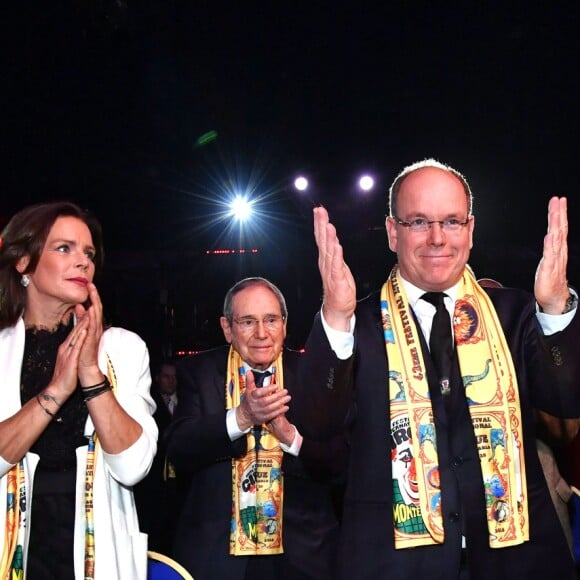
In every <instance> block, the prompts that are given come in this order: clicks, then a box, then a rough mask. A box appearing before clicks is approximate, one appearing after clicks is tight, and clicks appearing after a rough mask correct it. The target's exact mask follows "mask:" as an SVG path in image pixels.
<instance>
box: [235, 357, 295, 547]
mask: <svg viewBox="0 0 580 580" xmlns="http://www.w3.org/2000/svg"><path fill="white" fill-rule="evenodd" d="M270 371H271V372H272V377H273V378H275V380H276V384H277V386H278V388H279V389H281V388H283V385H284V376H283V372H282V354H280V356H279V357H278V358H277V359H276V361H274V363H273V365H272V368H271V369H270ZM245 391H246V369H245V367H244V363H243V361H242V359H241V357H240V355H239V354H238V353H237V352H236V351H235V350H234V349H233V348H231V347H230V352H229V355H228V368H227V374H226V409H233V408H234V407H237V406H238V405H239V404H240V402H241V401H242V400H243V399H244V396H245ZM261 429H262V434H261V437H260V439H259V444H258V448H257V449H256V442H255V438H254V432H253V429H252V430H250V432H249V433H248V434H247V435H246V437H247V452H246V454H245V455H244V456H243V457H239V458H235V457H234V458H232V522H231V529H230V554H232V555H234V556H266V555H270V554H281V553H283V552H284V549H283V547H282V513H283V501H284V487H283V483H284V481H283V476H282V455H283V452H282V449H281V447H280V442H279V441H278V439H277V438H276V437H274V435H272V434H271V433H270V432H269V431H268V430H267V429H266V428H265V427H264V426H263V425H262V427H261Z"/></svg>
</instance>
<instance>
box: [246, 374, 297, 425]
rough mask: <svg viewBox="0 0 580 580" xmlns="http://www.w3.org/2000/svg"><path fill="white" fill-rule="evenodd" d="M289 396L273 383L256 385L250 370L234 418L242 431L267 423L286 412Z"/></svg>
mask: <svg viewBox="0 0 580 580" xmlns="http://www.w3.org/2000/svg"><path fill="white" fill-rule="evenodd" d="M290 399H291V397H290V395H289V394H288V391H287V390H286V389H280V390H278V387H277V385H276V384H275V383H273V384H270V385H268V386H267V387H260V388H257V387H256V383H255V381H254V374H253V373H252V371H248V372H247V373H246V394H245V397H244V400H243V401H242V402H241V403H240V405H239V406H238V408H237V409H236V420H237V422H238V426H239V428H240V429H241V430H242V431H244V430H246V429H247V428H248V427H250V426H252V425H261V424H262V423H268V421H271V420H272V419H274V418H275V417H277V416H278V415H280V414H284V413H287V412H288V409H289V407H288V402H289V401H290Z"/></svg>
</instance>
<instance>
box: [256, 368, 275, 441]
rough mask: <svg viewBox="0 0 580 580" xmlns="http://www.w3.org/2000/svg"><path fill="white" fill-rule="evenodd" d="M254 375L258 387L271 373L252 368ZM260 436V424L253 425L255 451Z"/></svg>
mask: <svg viewBox="0 0 580 580" xmlns="http://www.w3.org/2000/svg"><path fill="white" fill-rule="evenodd" d="M252 373H253V375H254V382H255V383H256V387H258V388H260V387H262V386H263V385H264V381H265V379H266V377H269V376H270V375H271V374H272V373H271V372H270V371H255V370H252ZM261 437H262V425H254V440H255V441H256V452H257V451H258V449H261V447H260V438H261Z"/></svg>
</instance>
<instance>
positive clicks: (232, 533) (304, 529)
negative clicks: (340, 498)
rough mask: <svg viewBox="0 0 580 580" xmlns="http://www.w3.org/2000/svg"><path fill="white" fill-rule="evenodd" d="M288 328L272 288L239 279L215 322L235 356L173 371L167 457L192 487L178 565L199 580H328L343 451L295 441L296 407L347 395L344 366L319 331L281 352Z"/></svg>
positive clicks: (336, 440)
mask: <svg viewBox="0 0 580 580" xmlns="http://www.w3.org/2000/svg"><path fill="white" fill-rule="evenodd" d="M287 318H288V314H287V311H286V303H285V300H284V297H283V295H282V294H281V292H280V290H279V289H278V288H277V287H276V286H274V285H273V284H272V283H271V282H269V281H268V280H265V279H264V278H247V279H244V280H242V281H241V282H238V283H237V284H236V285H234V286H233V287H232V288H231V289H230V290H229V291H228V293H227V295H226V298H225V302H224V310H223V316H222V317H221V319H220V323H221V326H222V330H223V332H224V336H225V338H226V340H227V342H228V343H229V345H230V346H224V347H220V348H216V349H214V350H210V351H206V352H203V353H200V354H198V355H195V356H192V357H188V358H185V359H183V360H181V361H179V363H178V396H179V405H178V407H177V411H176V414H175V416H174V421H173V423H172V424H171V426H170V428H169V432H168V436H167V445H168V455H169V458H170V459H171V461H172V462H173V463H174V465H175V468H176V471H177V474H178V477H181V476H182V474H184V475H185V476H186V477H188V478H190V481H191V485H190V489H189V493H188V496H187V499H186V504H185V508H184V510H183V512H182V514H181V518H180V521H179V525H178V530H177V536H176V541H175V545H174V551H173V556H174V558H175V559H176V560H177V561H178V562H180V563H181V564H182V565H184V566H185V567H186V568H187V569H188V570H189V571H190V572H191V573H192V574H193V576H194V577H195V578H196V580H206V579H207V580H209V579H212V580H213V579H214V578H224V579H227V580H237V579H244V578H258V577H260V578H269V579H274V580H276V579H285V580H290V579H292V580H300V579H304V580H305V579H316V580H325V579H328V580H330V579H332V578H333V577H334V572H333V569H332V567H333V565H334V562H335V556H336V554H335V546H336V539H337V534H338V520H337V515H336V510H335V508H334V505H333V493H332V492H333V482H332V479H333V476H334V475H335V474H336V473H337V472H340V471H341V467H342V466H341V465H340V464H339V462H340V461H341V460H343V459H344V457H345V445H346V441H345V438H344V436H343V434H339V435H338V436H336V437H333V438H332V439H330V438H324V437H320V438H316V439H315V438H312V439H308V438H302V436H301V434H300V430H301V429H302V426H301V425H294V424H293V423H292V422H291V421H292V410H293V403H292V401H291V395H292V397H293V396H294V394H295V393H297V392H299V391H300V390H307V389H310V388H313V387H314V386H315V385H317V384H318V383H320V384H322V385H324V388H327V389H329V390H334V389H338V390H340V391H341V392H347V391H348V389H347V387H346V385H343V384H340V383H339V382H338V381H336V380H335V377H348V374H349V373H348V369H346V368H343V367H347V366H348V365H349V364H350V361H349V360H346V361H341V360H339V359H337V358H336V357H335V355H334V354H333V352H332V350H331V349H330V346H329V345H328V344H327V342H326V337H325V334H324V331H323V329H322V327H321V326H320V323H319V322H317V323H316V324H315V326H314V327H313V330H312V332H311V336H310V337H309V340H308V342H307V344H306V348H305V351H304V352H296V351H291V350H289V349H285V348H283V343H284V338H285V336H286V323H287ZM311 344H312V345H313V346H312V347H311ZM319 345H322V346H319ZM263 372H266V373H267V374H268V373H269V376H265V377H262V378H263V379H264V382H263V386H261V387H260V388H258V387H257V386H256V383H257V382H258V380H257V374H258V373H260V374H261V373H263Z"/></svg>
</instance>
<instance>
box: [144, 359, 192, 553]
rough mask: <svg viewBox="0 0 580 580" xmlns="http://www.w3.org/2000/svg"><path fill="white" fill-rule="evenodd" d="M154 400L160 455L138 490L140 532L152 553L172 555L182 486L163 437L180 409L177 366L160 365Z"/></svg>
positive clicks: (154, 415)
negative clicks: (143, 533) (179, 484)
mask: <svg viewBox="0 0 580 580" xmlns="http://www.w3.org/2000/svg"><path fill="white" fill-rule="evenodd" d="M151 396H152V397H153V400H154V401H155V404H156V405H157V409H156V410H155V413H154V414H153V418H154V419H155V423H156V424H157V428H158V429H159V440H158V445H157V454H156V455H155V458H154V459H153V464H152V466H151V469H150V470H149V473H148V474H147V476H146V477H145V478H144V479H143V480H142V481H141V482H139V483H138V484H137V485H136V486H135V488H134V491H135V501H136V503H137V512H138V514H139V524H140V526H141V530H142V531H143V532H146V533H147V535H148V537H149V549H150V550H154V551H155V552H160V553H161V554H169V552H170V551H171V546H172V544H173V538H174V536H175V528H176V524H177V518H178V516H179V511H180V509H181V493H182V492H181V486H178V482H177V480H176V477H175V469H174V468H173V465H172V464H171V462H170V461H169V460H168V459H167V455H166V445H165V441H164V435H165V431H166V429H167V427H168V426H169V423H171V419H172V418H173V413H174V411H175V408H176V406H177V377H176V368H175V362H174V361H172V360H167V361H164V362H162V363H161V364H160V365H159V370H158V372H157V373H156V374H155V381H154V382H153V386H152V387H151Z"/></svg>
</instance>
